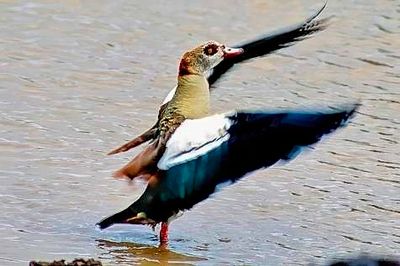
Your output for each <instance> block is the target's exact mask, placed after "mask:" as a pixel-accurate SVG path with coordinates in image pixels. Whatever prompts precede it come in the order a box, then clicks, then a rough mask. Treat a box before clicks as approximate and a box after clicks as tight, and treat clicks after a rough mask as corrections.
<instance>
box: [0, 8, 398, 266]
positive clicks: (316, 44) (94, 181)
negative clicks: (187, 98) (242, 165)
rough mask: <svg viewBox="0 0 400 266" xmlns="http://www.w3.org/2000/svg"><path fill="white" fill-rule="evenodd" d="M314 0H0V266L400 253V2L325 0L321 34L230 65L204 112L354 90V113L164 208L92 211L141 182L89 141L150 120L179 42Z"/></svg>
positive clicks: (312, 259) (119, 135)
mask: <svg viewBox="0 0 400 266" xmlns="http://www.w3.org/2000/svg"><path fill="white" fill-rule="evenodd" d="M319 6H320V3H319V1H313V3H312V4H310V1H294V0H293V1H286V2H285V4H283V3H282V1H278V0H274V1H252V2H247V1H230V2H227V3H219V1H202V2H201V3H197V2H194V1H193V2H187V1H174V2H168V3H163V4H159V3H158V2H157V1H152V0H148V1H78V0H75V1H72V0H71V1H64V2H63V3H55V2H54V1H35V2H27V1H26V2H25V1H2V2H1V3H0V14H1V16H0V29H1V31H0V80H1V82H0V117H1V119H0V125H1V126H0V151H1V157H0V180H1V186H0V210H1V215H0V239H1V240H2V241H1V244H0V245H1V248H0V264H1V265H26V262H27V261H29V260H30V259H47V260H50V259H55V258H66V259H71V258H74V257H80V256H85V257H86V256H90V257H99V258H101V259H102V260H103V261H105V262H108V263H109V264H110V265H113V264H117V263H119V265H131V264H132V263H138V264H145V263H147V262H165V263H166V262H170V263H177V264H200V265H213V264H219V265H225V264H250V265H254V264H269V265H277V264H280V265H292V264H293V265H295V264H305V263H323V262H326V261H328V260H330V259H332V258H336V257H343V256H348V255H350V254H359V253H361V252H368V253H372V254H383V255H388V254H392V255H395V254H397V255H399V253H400V251H399V250H400V151H399V150H400V144H399V142H400V137H399V130H400V75H399V73H400V64H399V60H400V53H399V48H400V35H399V33H400V26H399V25H400V19H399V18H400V3H399V2H398V1H388V0H386V1H384V0H382V1H372V0H362V1H361V0H358V1H351V2H350V1H344V0H342V1H331V2H330V3H329V4H328V7H327V9H326V10H325V11H324V14H323V16H332V15H334V16H335V17H334V18H333V19H332V23H331V25H330V27H329V28H328V29H327V30H326V31H325V32H323V33H320V34H318V35H317V36H315V37H313V38H311V39H309V40H307V41H303V42H302V43H299V44H297V45H295V46H293V47H290V48H288V49H285V50H282V51H280V52H278V53H276V54H274V55H272V56H269V57H267V58H263V59H258V60H255V61H251V62H248V63H245V64H242V65H240V66H239V67H236V68H235V70H234V71H231V72H230V73H229V74H228V75H226V76H225V78H224V79H223V80H222V82H220V83H219V84H218V89H216V90H215V91H214V92H213V108H214V111H216V112H217V111H225V110H229V109H233V108H261V107H270V108H288V107H290V108H292V107H306V106H320V105H333V104H336V103H342V102H349V101H355V100H361V101H362V103H363V106H362V107H361V109H360V112H359V114H358V115H357V116H356V118H355V119H354V121H353V123H352V124H350V126H349V127H347V128H345V129H344V130H341V131H339V132H338V133H337V134H335V135H333V136H331V137H330V138H328V139H326V140H325V141H324V142H323V143H321V145H318V146H317V147H316V149H314V150H312V152H307V153H305V154H303V155H302V156H300V157H298V158H297V159H296V160H295V161H293V162H291V163H290V164H287V165H279V166H275V167H273V168H272V169H268V170H265V171H259V172H256V173H254V174H252V175H251V176H249V177H247V178H245V179H244V180H242V181H241V182H239V183H237V184H236V185H234V186H231V187H229V188H227V189H225V190H223V191H222V192H221V193H219V194H217V195H215V196H214V197H212V198H211V199H209V200H207V201H205V202H203V203H201V204H199V205H198V206H197V207H196V208H194V209H193V210H192V211H190V212H188V213H186V214H185V215H184V216H183V217H181V218H180V219H178V220H177V221H175V222H174V223H173V224H172V228H171V232H170V234H171V235H170V237H171V251H169V252H167V251H164V252H162V251H159V250H158V249H157V248H155V246H156V245H157V237H156V235H155V234H154V233H153V232H152V231H151V229H150V228H147V227H144V226H115V227H113V228H112V229H110V230H107V231H105V232H98V231H96V229H95V227H94V224H95V223H96V222H97V221H98V220H99V219H101V218H102V217H104V216H105V215H109V214H111V213H113V212H115V211H116V210H119V209H122V208H124V207H125V206H127V205H128V204H130V203H131V202H132V201H133V200H134V199H135V198H136V197H137V196H138V195H139V194H140V193H141V192H142V189H143V185H142V184H135V185H129V184H127V183H126V182H124V181H117V180H113V179H112V178H111V177H110V175H111V172H112V171H113V170H115V169H116V168H117V167H119V166H121V165H122V164H124V163H125V162H126V161H127V160H128V159H129V158H131V157H132V156H133V155H134V154H135V152H130V153H128V154H122V155H118V156H114V157H107V156H105V153H106V152H108V151H109V150H110V149H112V148H114V147H116V146H117V145H119V144H121V143H123V142H124V141H125V140H128V139H130V138H131V137H133V136H135V135H137V134H138V133H140V132H142V131H143V130H144V129H146V128H147V127H148V126H150V125H152V123H153V122H154V119H155V116H156V112H157V107H158V104H159V103H160V102H161V101H162V99H163V97H164V96H165V95H166V93H167V92H168V90H169V89H170V88H171V87H172V86H173V85H174V82H175V73H176V64H177V61H178V58H179V56H180V55H181V53H182V52H183V51H185V49H188V48H190V47H192V46H194V45H196V44H198V43H200V42H202V41H205V40H209V39H216V40H219V41H221V42H226V43H227V44H235V43H236V42H238V41H241V40H243V39H246V38H251V37H253V36H256V35H257V34H259V33H262V32H266V31H269V30H270V29H275V28H277V27H281V26H287V25H290V24H292V23H295V22H297V21H299V20H301V19H303V18H304V17H306V16H307V15H309V14H310V13H312V11H314V10H316V9H317V8H318V7H319Z"/></svg>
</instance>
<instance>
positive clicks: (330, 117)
mask: <svg viewBox="0 0 400 266" xmlns="http://www.w3.org/2000/svg"><path fill="white" fill-rule="evenodd" d="M245 51H246V50H245V49H243V48H229V47H226V46H225V45H223V44H220V43H218V42H216V41H209V42H207V43H205V44H202V45H200V46H198V47H195V48H194V49H192V50H191V51H189V52H186V53H185V54H184V55H183V57H182V59H181V61H180V64H179V75H178V82H177V87H176V91H175V93H174V94H173V96H172V98H171V100H169V101H168V102H167V103H166V105H165V107H164V108H163V109H162V111H161V112H160V115H159V120H158V122H157V123H156V126H155V127H154V133H152V137H151V139H152V141H151V142H150V144H149V145H148V146H147V147H146V148H145V149H144V150H143V151H142V152H141V153H139V154H138V155H137V156H136V157H135V158H134V159H133V160H132V161H131V162H129V163H128V164H127V165H126V166H124V167H123V168H121V169H120V170H118V171H117V172H116V176H117V177H123V176H126V177H129V178H130V179H133V178H136V177H144V178H146V179H147V180H148V185H147V188H146V190H145V191H144V193H143V194H142V196H141V197H140V198H139V199H138V200H136V201H135V202H134V203H133V204H132V205H131V206H129V207H128V208H127V209H125V210H123V211H121V212H119V213H116V214H114V215H112V216H110V217H108V218H105V219H104V220H102V221H100V222H99V223H98V226H99V228H100V229H105V228H107V227H109V226H111V225H113V224H115V223H125V224H126V223H127V224H148V225H151V226H155V225H156V224H158V223H161V230H160V245H161V246H166V244H167V241H168V224H169V222H170V221H171V220H172V219H174V218H176V217H177V215H178V214H179V213H180V211H185V210H188V209H190V208H192V207H193V206H194V205H195V204H197V203H198V202H200V201H202V200H204V199H206V198H208V197H209V196H210V195H211V194H212V193H214V192H216V191H217V190H218V189H219V187H220V185H222V184H228V183H234V182H235V181H237V180H238V179H239V178H241V177H243V176H244V175H246V174H247V173H250V172H252V171H255V170H257V169H260V168H265V167H269V166H271V165H273V164H275V163H276V162H278V161H281V160H283V161H287V160H289V159H292V158H294V157H295V156H296V155H297V154H298V153H299V151H300V150H301V148H302V147H305V146H308V145H312V144H314V143H316V142H318V141H319V140H320V139H321V137H322V136H323V135H325V134H327V133H330V132H332V131H334V130H335V129H337V128H339V127H341V126H343V125H345V123H346V121H347V120H348V119H349V117H351V116H352V114H353V113H354V112H355V110H356V107H357V105H348V106H342V107H338V108H337V109H336V111H332V110H328V109H326V110H315V111H312V112H311V111H309V112H305V111H291V112H270V111H262V110H261V111H234V112H229V113H224V114H217V115H211V116H210V115H209V83H208V80H207V77H206V75H207V73H208V72H209V71H210V70H212V69H217V67H218V64H220V63H221V62H226V61H224V60H228V59H229V58H231V59H234V58H238V57H240V56H242V55H243V54H245Z"/></svg>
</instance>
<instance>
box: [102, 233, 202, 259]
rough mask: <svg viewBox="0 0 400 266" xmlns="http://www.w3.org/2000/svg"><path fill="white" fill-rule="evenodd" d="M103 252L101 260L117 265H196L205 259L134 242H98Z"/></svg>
mask: <svg viewBox="0 0 400 266" xmlns="http://www.w3.org/2000/svg"><path fill="white" fill-rule="evenodd" d="M97 246H98V247H99V249H100V250H101V255H100V258H101V259H102V260H103V261H104V260H110V261H112V262H113V263H115V264H123V263H135V264H138V265H194V264H197V263H196V262H198V261H203V260H206V259H205V258H201V257H196V256H192V255H186V254H181V253H177V252H174V251H171V250H169V249H167V248H166V247H163V246H160V247H154V246H151V245H145V244H138V243H132V242H113V241H109V240H102V239H101V240H97Z"/></svg>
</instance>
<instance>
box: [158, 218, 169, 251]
mask: <svg viewBox="0 0 400 266" xmlns="http://www.w3.org/2000/svg"><path fill="white" fill-rule="evenodd" d="M167 246H168V223H165V222H162V223H161V229H160V248H166V247H167Z"/></svg>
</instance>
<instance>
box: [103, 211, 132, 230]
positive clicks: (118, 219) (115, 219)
mask: <svg viewBox="0 0 400 266" xmlns="http://www.w3.org/2000/svg"><path fill="white" fill-rule="evenodd" d="M136 215H137V212H136V211H134V210H133V208H132V206H130V207H128V208H126V209H125V210H123V211H120V212H118V213H116V214H113V215H111V216H109V217H107V218H104V219H103V220H101V221H100V222H98V223H97V224H96V225H97V226H98V227H99V228H100V229H101V230H103V229H106V228H107V227H110V226H111V225H113V224H118V223H120V224H121V223H122V224H123V223H129V222H128V221H127V220H128V219H129V218H133V217H136Z"/></svg>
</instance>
